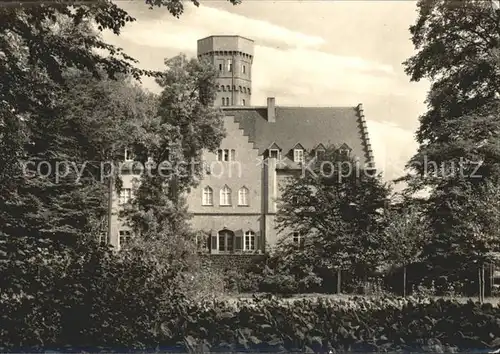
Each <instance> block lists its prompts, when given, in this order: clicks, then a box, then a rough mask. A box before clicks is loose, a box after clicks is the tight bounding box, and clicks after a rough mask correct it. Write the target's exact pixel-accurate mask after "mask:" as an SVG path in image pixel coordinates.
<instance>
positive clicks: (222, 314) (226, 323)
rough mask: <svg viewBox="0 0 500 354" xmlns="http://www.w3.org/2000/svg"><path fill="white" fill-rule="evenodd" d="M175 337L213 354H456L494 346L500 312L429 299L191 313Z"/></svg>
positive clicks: (257, 304) (195, 309) (222, 306)
mask: <svg viewBox="0 0 500 354" xmlns="http://www.w3.org/2000/svg"><path fill="white" fill-rule="evenodd" d="M187 313H188V316H187V318H188V320H187V319H183V320H182V321H181V323H178V324H177V325H178V326H180V330H181V331H182V332H183V335H184V338H188V342H189V343H190V345H191V346H192V347H193V348H194V347H197V346H198V348H200V347H204V348H205V350H210V351H220V350H223V351H226V352H230V351H236V352H243V351H245V352H248V351H253V352H255V351H266V352H274V351H289V352H292V351H300V352H303V351H308V352H338V351H341V352H345V351H371V352H375V351H424V352H436V351H438V352H439V351H441V352H442V351H457V350H472V349H474V350H478V349H487V348H488V347H493V346H495V345H498V344H500V343H498V342H499V341H498V340H495V333H499V331H500V323H499V322H498V321H497V318H498V316H499V315H500V309H499V308H498V307H497V308H494V307H493V306H491V305H482V306H481V305H479V304H474V303H472V302H469V303H467V304H465V305H464V304H459V303H456V302H452V301H444V300H439V301H433V300H429V299H424V300H417V299H405V300H403V299H390V298H384V299H378V300H367V299H356V298H354V299H352V300H350V301H332V300H317V301H314V300H300V301H294V302H292V303H289V302H283V301H281V302H280V301H278V300H276V299H271V300H261V299H256V300H254V301H253V302H240V303H238V306H237V307H236V308H234V307H232V306H230V305H229V304H228V303H224V302H219V303H210V304H204V305H194V306H191V307H190V308H189V309H188V310H187Z"/></svg>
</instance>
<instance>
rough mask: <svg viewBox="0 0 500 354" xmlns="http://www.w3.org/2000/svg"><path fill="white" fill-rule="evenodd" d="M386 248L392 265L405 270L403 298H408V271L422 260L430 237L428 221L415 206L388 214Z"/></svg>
mask: <svg viewBox="0 0 500 354" xmlns="http://www.w3.org/2000/svg"><path fill="white" fill-rule="evenodd" d="M386 218H387V219H388V221H387V227H386V229H385V235H386V236H387V238H386V239H385V242H386V243H385V247H386V249H387V251H388V254H387V256H388V260H389V262H390V263H391V265H394V266H397V267H402V268H403V297H405V296H406V292H407V291H406V270H407V267H408V266H409V265H411V264H412V263H414V262H416V261H418V260H419V259H420V256H421V253H422V250H423V247H424V245H425V243H426V242H427V239H428V237H429V230H428V228H427V226H426V221H425V219H424V218H423V216H422V213H421V212H419V211H418V210H417V209H416V207H415V206H411V205H410V206H408V205H403V206H402V208H400V209H399V210H390V211H388V212H387V214H386Z"/></svg>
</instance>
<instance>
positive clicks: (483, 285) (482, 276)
mask: <svg viewBox="0 0 500 354" xmlns="http://www.w3.org/2000/svg"><path fill="white" fill-rule="evenodd" d="M484 289H485V284H484V264H481V303H483V302H484Z"/></svg>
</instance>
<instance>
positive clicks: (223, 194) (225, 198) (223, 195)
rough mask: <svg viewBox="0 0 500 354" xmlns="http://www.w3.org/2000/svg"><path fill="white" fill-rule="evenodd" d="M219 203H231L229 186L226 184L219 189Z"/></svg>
mask: <svg viewBox="0 0 500 354" xmlns="http://www.w3.org/2000/svg"><path fill="white" fill-rule="evenodd" d="M220 205H231V188H229V187H228V186H224V188H222V189H221V190H220Z"/></svg>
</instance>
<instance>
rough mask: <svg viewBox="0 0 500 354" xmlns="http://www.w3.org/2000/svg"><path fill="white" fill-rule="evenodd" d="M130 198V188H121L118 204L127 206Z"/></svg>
mask: <svg viewBox="0 0 500 354" xmlns="http://www.w3.org/2000/svg"><path fill="white" fill-rule="evenodd" d="M131 198H132V189H131V188H122V190H121V191H120V197H119V198H118V199H119V203H120V204H127V203H128V202H129V200H130V199H131Z"/></svg>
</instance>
